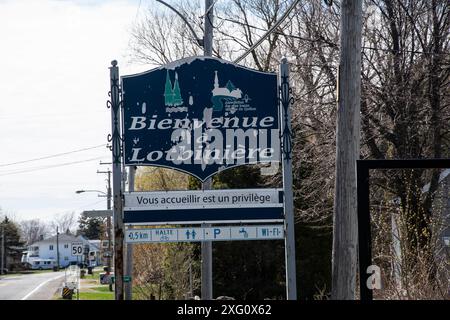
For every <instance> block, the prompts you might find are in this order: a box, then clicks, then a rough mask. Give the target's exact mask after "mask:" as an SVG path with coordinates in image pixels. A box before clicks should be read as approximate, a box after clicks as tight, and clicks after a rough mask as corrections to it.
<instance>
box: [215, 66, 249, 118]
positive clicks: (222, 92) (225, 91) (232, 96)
mask: <svg viewBox="0 0 450 320" xmlns="http://www.w3.org/2000/svg"><path fill="white" fill-rule="evenodd" d="M214 72H215V76H214V89H213V90H212V98H211V102H212V103H213V110H214V111H222V110H223V101H235V100H237V99H241V98H242V91H241V90H240V89H239V88H236V87H235V86H234V85H233V83H232V82H231V81H230V80H228V82H227V84H226V85H225V87H219V77H218V76H217V71H214Z"/></svg>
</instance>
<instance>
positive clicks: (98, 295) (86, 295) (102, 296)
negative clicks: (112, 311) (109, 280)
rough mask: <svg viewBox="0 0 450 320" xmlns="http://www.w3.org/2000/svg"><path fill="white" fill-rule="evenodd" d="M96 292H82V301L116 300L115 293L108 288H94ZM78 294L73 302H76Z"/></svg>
mask: <svg viewBox="0 0 450 320" xmlns="http://www.w3.org/2000/svg"><path fill="white" fill-rule="evenodd" d="M90 289H91V290H94V291H88V292H80V296H79V298H80V300H114V291H109V288H108V286H100V287H92V288H90ZM76 298H77V296H76V293H74V295H73V298H72V299H73V300H76Z"/></svg>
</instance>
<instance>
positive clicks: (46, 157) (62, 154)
mask: <svg viewBox="0 0 450 320" xmlns="http://www.w3.org/2000/svg"><path fill="white" fill-rule="evenodd" d="M100 147H106V145H105V144H99V145H97V146H94V147H88V148H83V149H78V150H73V151H68V152H63V153H56V154H52V155H49V156H45V157H40V158H34V159H29V160H23V161H17V162H12V163H6V164H0V167H7V166H12V165H15V164H21V163H27V162H33V161H38V160H44V159H50V158H56V157H60V156H64V155H67V154H72V153H76V152H82V151H86V150H92V149H96V148H100Z"/></svg>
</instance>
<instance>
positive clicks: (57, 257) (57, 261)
mask: <svg viewBox="0 0 450 320" xmlns="http://www.w3.org/2000/svg"><path fill="white" fill-rule="evenodd" d="M56 265H57V269H58V270H59V230H58V226H57V227H56Z"/></svg>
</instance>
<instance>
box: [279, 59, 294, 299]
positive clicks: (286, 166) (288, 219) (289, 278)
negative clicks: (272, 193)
mask: <svg viewBox="0 0 450 320" xmlns="http://www.w3.org/2000/svg"><path fill="white" fill-rule="evenodd" d="M279 81H280V95H281V101H280V102H281V108H280V121H281V158H282V160H283V187H284V201H283V202H284V215H285V220H284V225H285V233H286V234H285V258H286V297H287V299H288V300H296V299H297V283H296V269H295V236H294V199H293V193H292V131H291V115H290V110H289V106H290V105H291V104H292V102H293V98H292V97H291V96H290V91H291V88H290V86H289V64H288V63H287V59H286V58H283V59H282V60H281V64H280V78H279Z"/></svg>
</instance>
